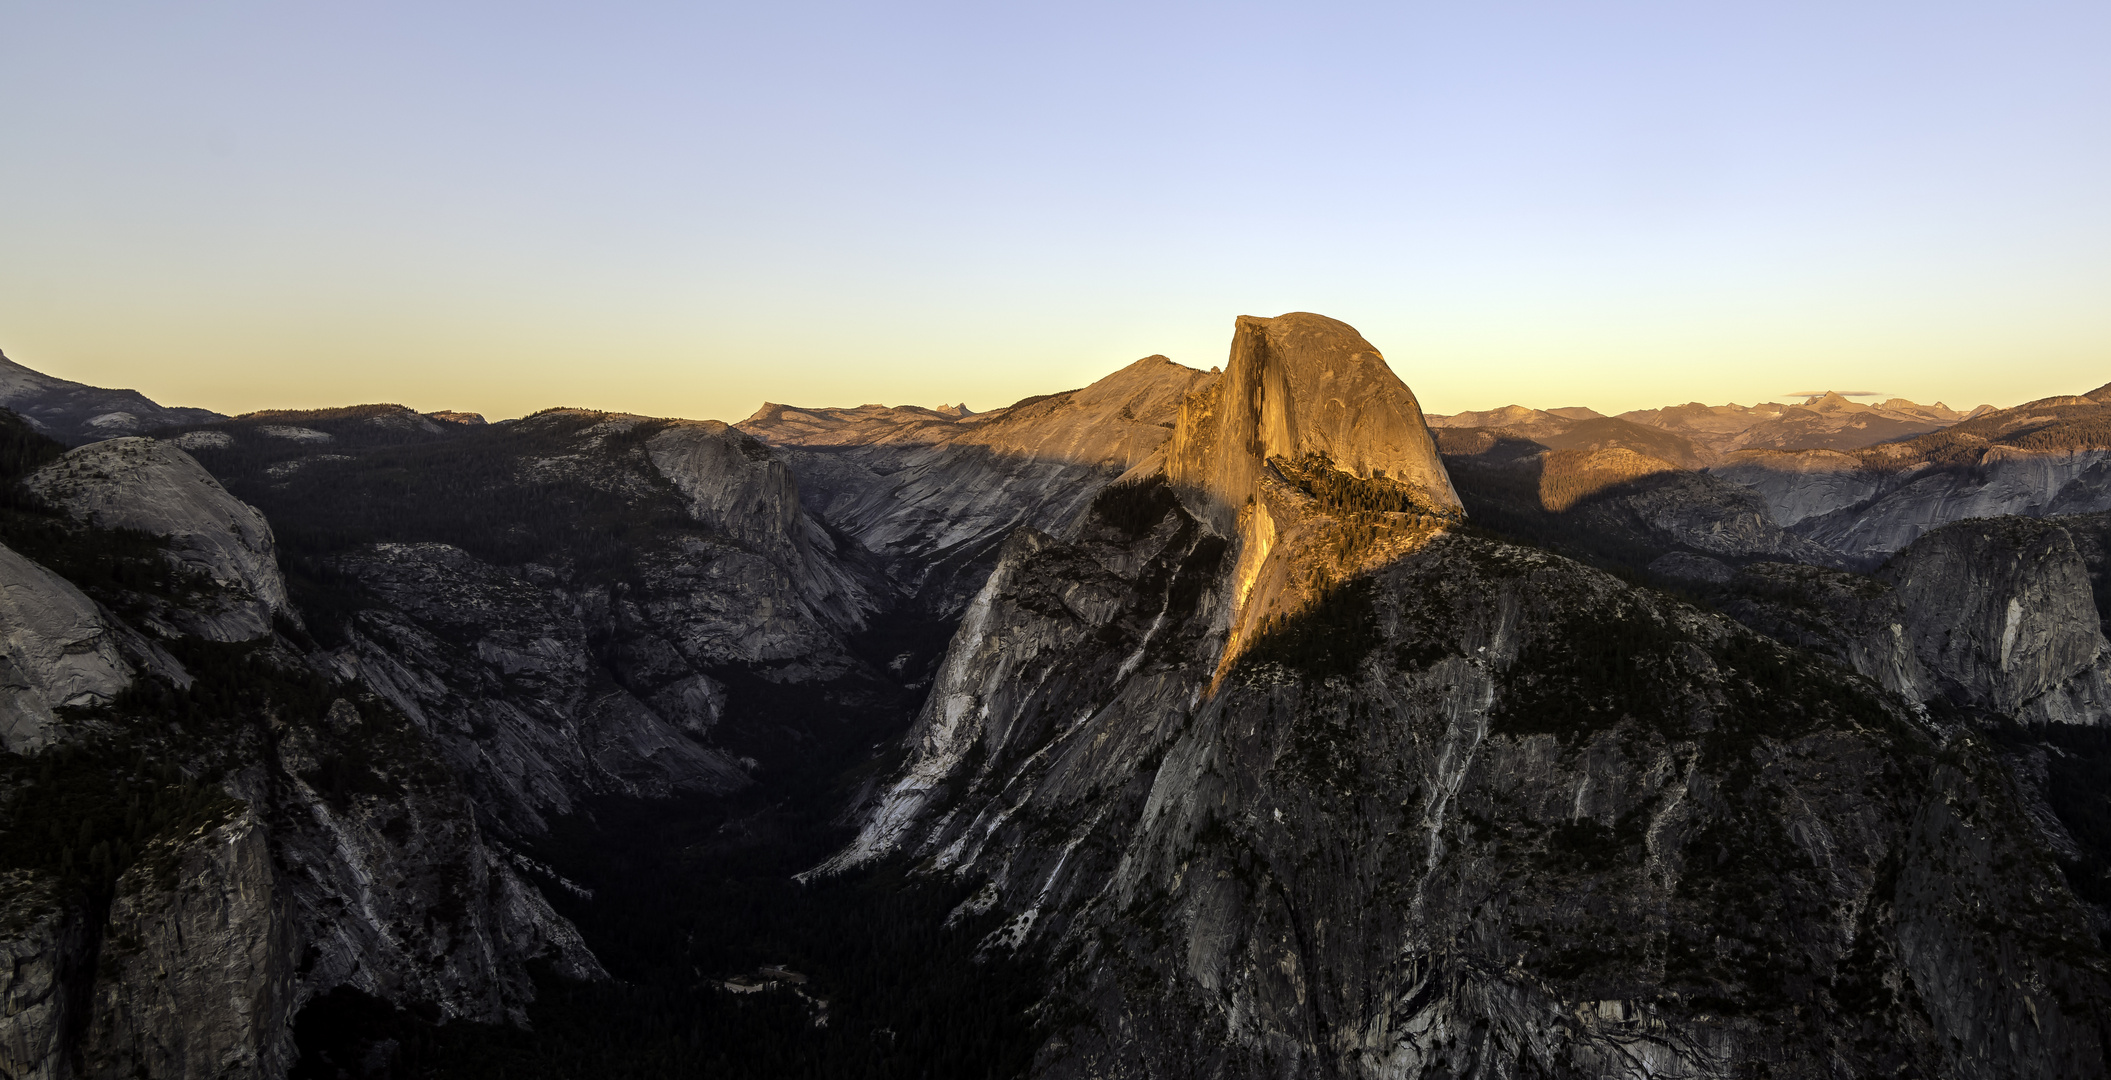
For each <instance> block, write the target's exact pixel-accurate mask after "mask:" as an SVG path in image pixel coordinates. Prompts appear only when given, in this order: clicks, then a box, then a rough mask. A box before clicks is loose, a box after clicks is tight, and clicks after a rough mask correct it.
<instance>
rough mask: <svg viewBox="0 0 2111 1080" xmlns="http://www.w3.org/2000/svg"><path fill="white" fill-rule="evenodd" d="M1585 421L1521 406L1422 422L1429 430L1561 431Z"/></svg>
mask: <svg viewBox="0 0 2111 1080" xmlns="http://www.w3.org/2000/svg"><path fill="white" fill-rule="evenodd" d="M1581 412H1583V413H1586V414H1588V415H1589V416H1596V415H1598V414H1597V413H1595V412H1593V411H1592V410H1590V409H1583V410H1581ZM1585 418H1586V417H1582V416H1578V417H1567V416H1561V415H1558V414H1557V413H1555V412H1554V411H1552V410H1540V409H1533V408H1528V407H1526V406H1523V405H1505V406H1503V407H1501V408H1499V409H1480V410H1468V411H1466V412H1455V413H1452V414H1451V415H1449V416H1425V417H1423V422H1424V423H1426V424H1428V425H1429V426H1430V427H1445V428H1467V427H1478V428H1535V427H1562V426H1566V425H1567V424H1568V422H1569V421H1571V420H1575V419H1585Z"/></svg>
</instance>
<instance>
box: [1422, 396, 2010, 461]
mask: <svg viewBox="0 0 2111 1080" xmlns="http://www.w3.org/2000/svg"><path fill="white" fill-rule="evenodd" d="M1992 411H1994V407H1993V406H1991V405H1981V406H1979V407H1978V408H1976V409H1973V410H1971V411H1970V412H1958V411H1957V410H1955V409H1952V408H1950V407H1949V406H1947V405H1944V404H1943V403H1942V402H1939V401H1938V402H1936V403H1935V404H1933V405H1920V404H1916V403H1914V402H1911V401H1907V400H1906V399H1904V398H1892V399H1890V400H1889V401H1885V402H1883V403H1882V404H1878V405H1863V404H1860V403H1859V402H1855V401H1850V400H1848V399H1847V398H1846V397H1845V396H1843V395H1841V394H1837V393H1832V392H1826V393H1823V394H1814V395H1811V396H1810V397H1808V398H1806V399H1804V401H1802V402H1801V403H1800V404H1795V405H1784V404H1782V403H1780V402H1766V403H1763V404H1759V405H1751V406H1745V405H1734V404H1733V405H1703V404H1701V403H1699V402H1697V401H1696V402H1691V403H1688V404H1685V405H1668V406H1665V407H1664V408H1661V409H1636V410H1634V411H1632V412H1624V413H1621V414H1619V415H1618V416H1617V417H1613V418H1612V419H1617V420H1623V421H1626V422H1627V423H1631V424H1639V425H1641V426H1643V427H1652V428H1658V429H1661V430H1664V431H1669V432H1672V433H1674V434H1676V435H1678V436H1679V437H1680V438H1682V439H1685V440H1686V441H1687V442H1689V443H1691V444H1692V446H1693V451H1692V453H1693V454H1695V455H1698V456H1699V457H1701V458H1703V459H1706V460H1708V461H1711V462H1712V461H1715V460H1719V459H1721V458H1722V456H1723V455H1726V454H1730V453H1734V452H1736V451H1738V450H1853V449H1856V448H1859V447H1863V446H1869V445H1872V444H1875V443H1880V442H1889V441H1891V440H1894V439H1902V438H1907V437H1910V436H1913V435H1919V434H1922V433H1924V432H1929V431H1937V430H1940V429H1942V428H1945V427H1948V426H1950V425H1951V424H1955V423H1958V422H1960V421H1963V420H1966V419H1969V418H1971V417H1974V416H1979V415H1981V414H1983V413H1987V412H1992ZM1601 419H1606V417H1605V416H1604V415H1603V414H1602V413H1599V412H1597V411H1595V410H1592V409H1587V408H1583V407H1580V406H1569V407H1566V408H1559V409H1532V408H1527V407H1525V406H1523V405H1507V406H1504V407H1503V408H1500V409H1488V410H1485V411H1481V412H1462V413H1453V414H1451V415H1450V416H1432V417H1430V418H1429V426H1431V427H1438V428H1446V427H1454V428H1500V429H1504V430H1509V431H1515V432H1518V433H1520V434H1524V435H1527V436H1530V437H1534V438H1538V437H1542V436H1560V435H1562V434H1564V433H1566V432H1568V431H1569V430H1570V428H1571V427H1573V426H1574V425H1575V424H1578V423H1582V422H1585V421H1590V420H1601Z"/></svg>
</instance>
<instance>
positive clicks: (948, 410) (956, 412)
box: [931, 401, 975, 418]
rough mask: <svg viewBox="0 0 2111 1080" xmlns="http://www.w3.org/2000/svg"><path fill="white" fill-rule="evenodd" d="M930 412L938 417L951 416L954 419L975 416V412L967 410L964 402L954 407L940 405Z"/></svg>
mask: <svg viewBox="0 0 2111 1080" xmlns="http://www.w3.org/2000/svg"><path fill="white" fill-rule="evenodd" d="M931 411H932V412H935V413H938V414H939V415H940V416H951V417H956V418H957V417H963V416H973V415H975V410H973V409H970V408H968V403H967V402H965V401H963V402H960V403H959V404H956V405H940V406H939V407H938V408H936V409H933V410H931Z"/></svg>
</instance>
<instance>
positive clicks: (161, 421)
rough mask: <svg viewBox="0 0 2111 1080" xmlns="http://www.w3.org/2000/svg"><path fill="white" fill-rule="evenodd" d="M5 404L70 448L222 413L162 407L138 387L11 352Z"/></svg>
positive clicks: (0, 400)
mask: <svg viewBox="0 0 2111 1080" xmlns="http://www.w3.org/2000/svg"><path fill="white" fill-rule="evenodd" d="M0 408H7V409H11V410H13V411H14V412H15V414H16V415H18V416H20V417H22V418H23V419H24V420H27V421H29V423H30V426H31V427H34V428H35V429H37V430H38V431H39V432H42V433H44V434H46V435H49V436H51V437H52V438H54V439H57V440H59V441H60V442H63V443H65V444H67V445H69V446H78V445H80V444H81V443H87V442H94V441H95V440H97V439H109V438H114V437H116V436H119V435H138V434H142V433H144V432H147V431H150V430H152V429H154V428H160V427H168V426H170V425H173V424H199V423H204V422H206V421H209V420H216V419H219V416H220V414H219V413H216V412H213V411H211V410H209V409H183V408H171V407H169V406H165V405H157V404H155V403H154V402H153V401H151V400H149V399H148V398H147V396H146V395H145V394H142V393H140V392H139V391H137V390H106V389H103V388H102V387H99V386H89V385H86V384H85V383H77V382H71V381H69V380H66V379H60V378H54V377H52V376H50V375H46V374H44V373H43V372H40V371H32V370H30V369H29V368H26V367H23V366H22V365H20V364H18V363H15V362H14V361H13V360H10V359H8V358H7V355H6V354H5V353H0Z"/></svg>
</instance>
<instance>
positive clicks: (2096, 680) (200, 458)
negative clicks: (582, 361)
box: [0, 313, 2111, 1080]
mask: <svg viewBox="0 0 2111 1080" xmlns="http://www.w3.org/2000/svg"><path fill="white" fill-rule="evenodd" d="M0 374H5V375H8V381H7V388H6V389H7V393H8V394H10V395H12V396H10V397H9V398H8V399H7V404H9V406H10V407H11V408H13V410H14V412H13V413H12V414H0V577H4V579H5V581H4V585H5V588H4V590H0V631H4V633H0V676H4V678H0V742H4V753H0V951H4V954H5V956H6V957H7V962H6V963H4V964H0V1076H4V1077H15V1078H29V1077H35V1078H38V1080H70V1078H76V1077H120V1076H123V1077H134V1076H151V1077H185V1078H189V1077H198V1078H205V1077H213V1078H258V1080H279V1078H283V1077H301V1078H306V1077H324V1078H339V1077H344V1078H353V1077H357V1078H378V1077H464V1076H467V1077H481V1076H490V1077H499V1076H507V1077H515V1078H519V1077H541V1076H548V1077H560V1076H561V1077H577V1076H608V1077H633V1076H634V1077H666V1076H691V1075H694V1076H712V1077H784V1076H815V1077H820V1076H827V1077H846V1076H847V1077H912V1076H913V1077H975V1078H988V1077H1034V1078H1042V1077H1047V1078H1070V1077H1076V1078H1086V1077H1094V1078H1115V1077H1136V1078H1144V1077H1152V1078H1156V1077H1196V1078H1203V1077H1207V1078H1248V1077H1250V1078H1255V1080H1259V1078H1263V1077H1267V1078H1287V1077H1299V1078H1303V1077H1310V1078H1329V1080H1332V1078H1348V1077H1357V1078H1371V1080H1377V1078H1431V1080H1435V1078H1440V1077H1441V1078H1456V1077H1489V1078H1494V1077H1575V1078H1584V1077H1590V1078H1597V1077H1637V1078H1640V1077H1696V1078H1697V1077H1708V1078H1718V1077H1719V1078H1732V1077H1752V1078H1758V1077H1769V1078H1782V1077H1808V1078H1819V1077H1824V1078H1828V1080H1830V1078H1839V1077H1870V1078H1877V1077H1887V1078H1888V1077H1957V1078H1967V1077H1968V1078H1995V1077H2019V1078H2020V1077H2034V1078H2035V1077H2043V1078H2053V1077H2089V1076H2103V1075H2107V1073H2111V952H2107V949H2111V801H2107V795H2106V792H2107V791H2111V724H2107V722H2106V721H2107V718H2111V638H2107V636H2106V628H2107V627H2111V555H2107V552H2111V521H2107V518H2111V495H2106V492H2107V491H2111V485H2107V484H2105V483H2102V482H2100V481H2101V480H2102V478H2101V477H2100V476H2098V474H2099V473H2100V472H2102V471H2103V469H2104V467H2105V466H2104V464H2103V460H2102V459H2104V458H2105V457H2107V456H2111V440H2107V438H2106V433H2107V432H2111V389H2107V390H2096V391H2091V392H2089V393H2087V394H2080V395H2075V396H2073V397H2062V398H2054V399H2047V400H2044V401H2038V402H2031V403H2029V404H2026V405H2024V406H2020V407H2017V408H2015V409H1979V410H1974V411H1973V412H1971V413H1968V414H1967V413H1959V412H1956V411H1954V410H1951V409H1949V408H1948V407H1947V406H1942V405H1939V404H1938V405H1935V406H1921V405H1916V404H1914V403H1912V402H1906V401H1901V400H1896V399H1894V400H1890V401H1885V402H1883V403H1881V404H1878V405H1866V404H1861V403H1858V402H1856V401H1855V400H1853V399H1852V398H1851V397H1850V396H1847V395H1839V394H1823V393H1820V394H1811V395H1807V396H1805V397H1804V399H1803V400H1802V401H1801V402H1800V403H1797V404H1790V405H1781V404H1772V405H1762V406H1755V407H1750V408H1747V407H1744V406H1716V407H1710V406H1701V405H1693V406H1680V407H1674V408H1669V409H1663V410H1650V411H1646V412H1643V413H1629V414H1623V415H1622V416H1618V417H1611V416H1605V415H1602V414H1599V413H1596V412H1594V411H1592V410H1590V409H1588V408H1584V407H1581V406H1562V407H1558V408H1547V409H1538V408H1527V407H1525V406H1513V407H1509V408H1505V409H1499V410H1490V411H1487V412H1483V413H1474V414H1457V415H1453V416H1449V417H1425V416H1424V414H1423V412H1422V410H1421V407H1420V403H1419V402H1418V401H1417V399H1416V397H1415V395H1414V393H1413V392H1412V391H1411V390H1410V389H1409V386H1408V383H1407V381H1406V380H1407V379H1411V378H1412V377H1413V376H1414V375H1415V369H1414V367H1413V366H1412V364H1409V363H1402V364H1398V365H1396V364H1395V363H1393V362H1389V361H1388V360H1387V359H1386V358H1385V357H1384V356H1383V355H1382V354H1381V353H1380V352H1379V351H1378V350H1377V349H1376V348H1374V347H1373V346H1372V345H1371V344H1370V343H1369V342H1367V341H1365V340H1364V339H1363V337H1362V336H1361V335H1360V334H1358V333H1357V331H1356V330H1354V329H1353V328H1351V327H1349V326H1347V325H1346V324H1343V323H1341V322H1339V321H1336V320H1333V319H1330V318H1326V317H1324V316H1321V315H1315V314H1309V313H1291V314H1287V315H1281V316H1277V317H1274V318H1259V317H1240V318H1238V319H1237V320H1236V321H1235V322H1234V324H1233V326H1232V335H1231V342H1230V348H1229V353H1228V357H1227V358H1226V360H1225V362H1224V363H1223V364H1222V366H1221V367H1213V368H1210V369H1208V370H1201V369H1197V368H1194V367H1188V366H1184V365H1181V364H1177V363H1174V362H1173V361H1171V360H1168V359H1167V358H1165V357H1162V356H1152V357H1146V358H1144V359H1141V360H1138V361H1136V362H1135V363H1134V364H1131V365H1129V366H1127V367H1124V368H1122V369H1121V370H1119V371H1116V372H1113V373H1111V374H1109V375H1108V376H1107V377H1105V378H1103V379H1101V380H1099V381H1098V382H1095V383H1093V384H1091V385H1089V386H1085V387H1082V388H1079V389H1075V390H1068V391H1064V392H1060V393H1054V394H1048V395H1041V396H1036V397H1031V398H1027V399H1025V400H1023V401H1020V402H1017V403H1015V404H1012V405H1010V406H1007V407H1003V408H995V409H989V410H987V411H980V412H978V411H974V410H971V409H969V408H968V407H967V406H966V405H965V404H955V405H947V406H942V407H935V408H924V407H919V406H892V407H889V406H883V405H863V406H857V407H822V406H792V405H780V404H766V405H764V406H763V407H762V408H761V409H760V410H758V411H757V412H756V413H755V414H754V415H752V416H750V417H749V418H748V419H746V420H744V421H742V422H740V423H738V424H733V425H727V424H721V423H717V422H709V421H703V422H699V421H684V420H671V419H663V418H656V417H646V416H634V415H625V414H609V413H599V412H591V411H585V410H576V409H552V410H547V411H544V412H541V413H537V414H534V415H532V416H528V417H524V418H520V419H514V420H500V421H497V422H485V420H484V418H483V417H481V416H478V415H477V414H473V413H462V412H439V413H420V412H417V411H416V410H413V409H409V408H406V407H404V406H400V405H360V406H347V407H344V408H337V409H326V410H308V411H274V412H268V413H254V414H249V415H245V416H237V417H222V416H219V415H217V414H211V413H205V412H202V411H184V410H163V411H161V412H158V413H157V412H152V411H151V410H150V409H149V406H152V403H144V404H140V403H141V402H144V399H139V402H134V403H133V405H134V406H136V407H133V408H131V410H130V412H129V413H128V415H129V416H130V417H132V420H128V421H126V422H124V423H122V424H120V423H118V422H117V421H115V420H109V419H107V416H106V413H107V410H106V413H103V414H97V415H98V416H105V419H104V420H102V421H95V422H93V423H91V421H94V417H85V418H77V417H78V414H80V413H81V412H82V410H83V409H86V408H89V407H90V406H89V405H83V404H82V403H83V402H89V403H101V402H103V401H104V400H105V398H106V397H108V398H109V400H112V401H115V400H118V398H116V397H110V395H122V394H125V393H128V392H123V391H100V390H96V389H95V388H92V387H82V386H79V385H78V384H72V383H63V382H60V381H59V380H52V379H48V378H47V377H45V376H42V375H39V374H37V373H35V372H31V371H28V369H19V370H17V369H16V368H14V367H10V368H9V371H8V372H0ZM98 395H101V396H98ZM134 397H136V395H134ZM125 400H130V399H125ZM93 407H95V408H101V407H102V405H101V404H93ZM152 409H160V407H159V406H152ZM68 418H77V419H68ZM135 421H136V422H135ZM83 424H88V425H89V426H87V427H83V426H82V425H83ZM68 425H71V426H68Z"/></svg>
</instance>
